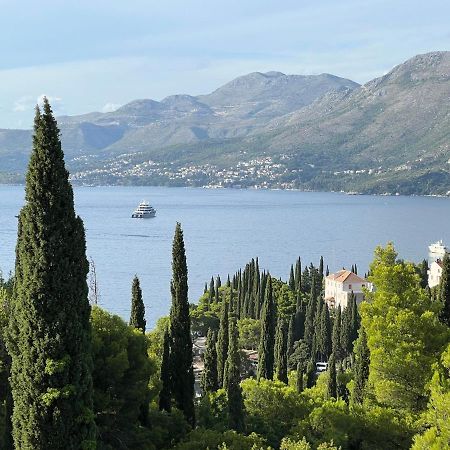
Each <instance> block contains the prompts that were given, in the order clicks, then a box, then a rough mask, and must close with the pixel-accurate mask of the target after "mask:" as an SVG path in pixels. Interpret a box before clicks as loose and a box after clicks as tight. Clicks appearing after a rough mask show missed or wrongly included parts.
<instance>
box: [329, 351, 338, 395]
mask: <svg viewBox="0 0 450 450" xmlns="http://www.w3.org/2000/svg"><path fill="white" fill-rule="evenodd" d="M327 397H328V398H337V380H336V358H335V357H334V354H333V353H332V354H331V356H330V359H329V360H328V385H327Z"/></svg>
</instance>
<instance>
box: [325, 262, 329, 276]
mask: <svg viewBox="0 0 450 450" xmlns="http://www.w3.org/2000/svg"><path fill="white" fill-rule="evenodd" d="M328 275H330V269H329V268H328V264H327V269H326V270H325V276H326V277H327V276H328Z"/></svg>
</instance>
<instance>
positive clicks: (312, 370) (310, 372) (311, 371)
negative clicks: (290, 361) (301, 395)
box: [306, 359, 316, 388]
mask: <svg viewBox="0 0 450 450" xmlns="http://www.w3.org/2000/svg"><path fill="white" fill-rule="evenodd" d="M315 382H316V364H315V363H314V361H313V360H312V359H310V360H309V361H308V365H307V366H306V387H307V388H312V387H313V386H314V384H315Z"/></svg>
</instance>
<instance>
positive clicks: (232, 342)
mask: <svg viewBox="0 0 450 450" xmlns="http://www.w3.org/2000/svg"><path fill="white" fill-rule="evenodd" d="M228 335H229V347H228V358H227V362H226V370H225V376H224V387H225V390H226V393H227V399H228V421H229V422H228V425H229V427H230V428H231V429H232V430H235V431H237V432H238V433H241V432H243V431H244V429H245V424H244V400H243V397H242V388H241V385H240V383H241V371H240V353H239V346H238V341H239V336H238V329H237V326H236V317H235V315H234V314H231V315H230V325H229V332H228Z"/></svg>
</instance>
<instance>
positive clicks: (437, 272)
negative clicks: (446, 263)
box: [428, 259, 442, 288]
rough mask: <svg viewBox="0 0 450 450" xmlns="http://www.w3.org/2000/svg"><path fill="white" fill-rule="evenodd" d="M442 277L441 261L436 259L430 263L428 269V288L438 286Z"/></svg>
mask: <svg viewBox="0 0 450 450" xmlns="http://www.w3.org/2000/svg"><path fill="white" fill-rule="evenodd" d="M441 277H442V261H441V260H440V259H438V260H437V261H434V262H432V263H431V266H430V268H429V269H428V286H430V288H432V287H435V286H438V285H439V283H440V282H441Z"/></svg>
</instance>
